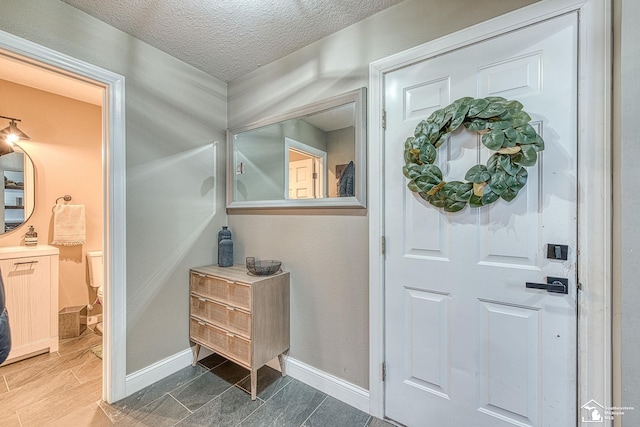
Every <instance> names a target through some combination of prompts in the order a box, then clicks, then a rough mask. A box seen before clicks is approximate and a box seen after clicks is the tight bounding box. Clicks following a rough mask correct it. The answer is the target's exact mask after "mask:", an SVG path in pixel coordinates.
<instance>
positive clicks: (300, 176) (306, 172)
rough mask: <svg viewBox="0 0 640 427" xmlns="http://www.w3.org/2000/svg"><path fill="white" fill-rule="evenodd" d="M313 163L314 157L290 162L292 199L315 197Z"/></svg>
mask: <svg viewBox="0 0 640 427" xmlns="http://www.w3.org/2000/svg"><path fill="white" fill-rule="evenodd" d="M313 163H314V161H313V159H312V158H307V159H304V160H296V161H290V162H289V198H290V199H312V198H314V197H315V194H314V188H315V187H314V186H315V181H314V179H313Z"/></svg>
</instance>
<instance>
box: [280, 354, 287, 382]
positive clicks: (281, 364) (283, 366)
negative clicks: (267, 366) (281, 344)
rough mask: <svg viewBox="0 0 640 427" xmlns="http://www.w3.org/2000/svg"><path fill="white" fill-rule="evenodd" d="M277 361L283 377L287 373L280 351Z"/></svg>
mask: <svg viewBox="0 0 640 427" xmlns="http://www.w3.org/2000/svg"><path fill="white" fill-rule="evenodd" d="M278 362H280V372H281V373H282V376H283V377H284V376H285V375H287V367H286V365H285V364H284V353H280V354H279V355H278Z"/></svg>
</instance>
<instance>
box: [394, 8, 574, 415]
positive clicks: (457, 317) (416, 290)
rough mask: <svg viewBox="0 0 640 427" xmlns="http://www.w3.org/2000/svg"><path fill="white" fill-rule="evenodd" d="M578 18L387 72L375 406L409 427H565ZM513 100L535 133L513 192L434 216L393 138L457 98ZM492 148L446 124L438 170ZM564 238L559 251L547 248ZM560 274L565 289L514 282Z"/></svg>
mask: <svg viewBox="0 0 640 427" xmlns="http://www.w3.org/2000/svg"><path fill="white" fill-rule="evenodd" d="M577 29H578V21H577V15H576V14H575V13H573V14H567V15H564V16H561V17H558V18H554V19H551V20H548V21H545V22H543V23H540V24H536V25H532V26H528V27H525V28H522V29H518V30H514V31H512V32H510V33H508V34H506V35H502V36H499V37H496V38H493V39H489V40H487V41H484V42H481V43H477V44H474V45H471V46H468V47H465V48H462V49H458V50H453V51H451V52H448V53H446V54H443V55H440V56H437V57H434V58H431V59H427V60H424V61H422V62H419V63H416V64H414V65H411V66H407V67H405V68H401V69H399V70H397V71H394V72H390V73H388V74H386V75H385V80H384V87H385V101H384V103H385V109H386V114H387V128H386V131H385V135H384V156H385V157H384V174H385V177H384V211H385V212H384V228H385V236H386V262H385V277H384V283H385V363H386V380H385V416H386V417H388V418H390V419H392V420H395V421H397V422H399V423H402V424H405V425H407V426H416V427H418V426H427V427H428V426H434V427H449V426H450V427H468V426H473V427H477V426H486V427H500V426H554V427H555V426H558V427H559V426H562V427H565V426H572V425H575V423H576V414H577V405H576V400H577V391H576V366H577V359H576V342H577V337H576V331H577V301H576V298H577V290H576V283H577V277H576V245H577V237H576V228H577V214H576V213H577V206H576V198H577V196H576V194H577V182H576V176H577V170H576V159H577V154H576V150H577V134H576V128H577V120H576V117H577V76H576V75H577V37H578V31H577ZM465 96H470V97H474V98H484V97H487V96H501V97H504V98H507V99H511V100H518V101H520V102H521V103H522V104H523V105H524V111H526V112H527V113H528V114H529V115H530V116H531V117H532V120H531V124H532V125H533V126H534V128H536V130H537V132H538V133H539V134H540V135H541V136H542V137H543V138H544V140H545V150H544V151H543V152H542V153H539V154H540V155H539V157H538V162H537V163H536V165H535V166H534V167H530V168H528V169H527V170H528V173H529V177H528V181H527V183H526V186H525V187H524V188H523V189H522V190H521V191H520V193H519V194H518V196H517V197H516V199H515V200H513V201H511V202H505V201H503V200H498V201H497V202H495V203H493V204H492V205H490V206H485V207H483V208H479V209H477V208H469V207H467V208H465V209H464V210H462V211H460V212H457V213H452V214H451V213H449V214H448V213H445V212H444V211H443V210H442V209H439V208H435V207H433V206H431V205H430V204H428V203H427V202H425V201H424V200H422V199H421V198H420V197H419V196H418V195H416V194H414V193H412V192H411V191H410V190H408V188H407V185H406V184H407V179H406V178H405V177H404V176H403V173H402V167H403V165H404V158H403V151H404V141H405V139H406V138H407V137H409V136H412V135H413V132H414V129H415V127H416V125H417V124H418V122H419V121H421V120H423V119H426V118H427V117H428V116H429V115H430V114H431V113H432V112H434V111H435V110H437V109H440V108H444V107H445V106H447V105H449V104H450V103H451V102H453V101H454V100H456V99H459V98H461V97H465ZM491 154H492V152H490V151H489V150H488V149H486V148H485V147H484V146H483V145H482V144H481V143H480V139H479V137H478V135H476V134H475V133H472V132H470V131H467V130H463V131H462V132H457V133H455V134H453V135H452V137H451V138H450V140H449V141H448V142H447V143H446V144H444V145H443V146H441V147H440V148H438V150H437V156H438V157H437V159H438V160H437V161H436V163H437V164H438V165H439V166H440V168H441V169H442V170H443V174H444V180H445V181H453V180H464V176H465V172H466V171H467V170H468V169H469V168H470V167H471V166H473V165H475V164H478V163H481V164H486V161H487V158H488V157H489V156H490V155H491ZM548 245H552V246H551V250H552V253H553V254H555V245H567V246H568V259H567V260H566V261H564V260H553V259H549V258H548V254H547V249H548ZM549 277H559V278H567V279H568V283H569V286H568V294H560V293H549V292H547V291H545V290H539V289H530V288H527V287H525V284H526V283H527V282H533V283H546V280H547V278H549Z"/></svg>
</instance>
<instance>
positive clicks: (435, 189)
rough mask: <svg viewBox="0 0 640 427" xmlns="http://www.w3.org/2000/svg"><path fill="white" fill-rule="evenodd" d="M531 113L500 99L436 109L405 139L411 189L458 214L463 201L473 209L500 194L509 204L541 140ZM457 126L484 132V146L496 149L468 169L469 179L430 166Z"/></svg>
mask: <svg viewBox="0 0 640 427" xmlns="http://www.w3.org/2000/svg"><path fill="white" fill-rule="evenodd" d="M530 121H531V117H530V116H529V115H528V114H527V113H526V112H524V111H522V104H521V103H519V102H518V101H510V100H507V99H504V98H501V97H487V98H478V99H475V98H470V97H465V98H460V99H458V100H456V101H454V102H453V103H451V104H450V105H448V106H447V107H445V108H442V109H440V110H437V111H435V112H434V113H433V114H431V115H430V116H429V118H428V119H426V120H423V121H421V122H420V123H418V126H416V130H415V132H414V136H412V137H410V138H407V140H406V142H405V143H404V161H405V165H404V168H403V169H402V171H403V173H404V176H406V177H407V178H408V179H409V180H410V181H409V183H408V184H407V186H408V187H409V189H410V190H411V191H413V192H416V193H418V194H419V195H420V197H422V198H423V199H424V200H426V201H427V202H429V203H431V204H432V205H433V206H436V207H438V208H444V210H445V211H446V212H457V211H460V210H462V209H464V208H465V206H466V205H467V203H468V204H469V206H471V207H472V208H479V207H481V206H486V205H489V204H491V203H493V202H495V201H496V200H498V199H499V198H502V199H504V200H506V201H508V202H510V201H511V200H513V199H515V197H516V196H517V195H518V191H520V189H522V188H523V187H524V185H525V184H526V183H527V176H528V174H527V170H526V169H525V167H529V166H533V165H535V164H536V161H537V159H538V155H537V153H538V152H540V151H542V150H544V141H543V140H542V137H540V135H538V133H537V132H536V130H535V129H534V128H533V126H531V125H530V124H529V122H530ZM461 125H464V127H465V128H467V129H468V130H470V131H474V132H477V133H479V134H481V135H482V144H484V146H485V147H487V148H488V149H490V150H493V151H495V153H494V154H493V155H492V156H491V157H489V160H488V161H487V165H486V166H485V165H475V166H473V167H472V168H471V169H469V170H468V171H467V174H466V175H465V179H466V180H467V181H465V182H463V181H450V182H445V181H444V180H443V179H442V171H441V170H440V168H439V167H438V166H436V165H435V164H434V162H435V161H436V153H437V150H436V149H437V148H438V147H440V146H441V145H442V144H444V143H445V142H446V141H447V140H448V138H449V134H450V133H451V132H453V131H455V130H456V129H458V128H459V127H460V126H461Z"/></svg>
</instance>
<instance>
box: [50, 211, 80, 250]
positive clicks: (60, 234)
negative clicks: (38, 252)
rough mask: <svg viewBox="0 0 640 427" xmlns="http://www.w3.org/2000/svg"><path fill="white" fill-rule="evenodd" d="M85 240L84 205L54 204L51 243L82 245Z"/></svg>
mask: <svg viewBox="0 0 640 427" xmlns="http://www.w3.org/2000/svg"><path fill="white" fill-rule="evenodd" d="M86 240H87V237H86V227H85V222H84V205H55V206H54V208H53V241H52V242H51V244H52V245H62V246H75V245H84V244H85V242H86Z"/></svg>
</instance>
